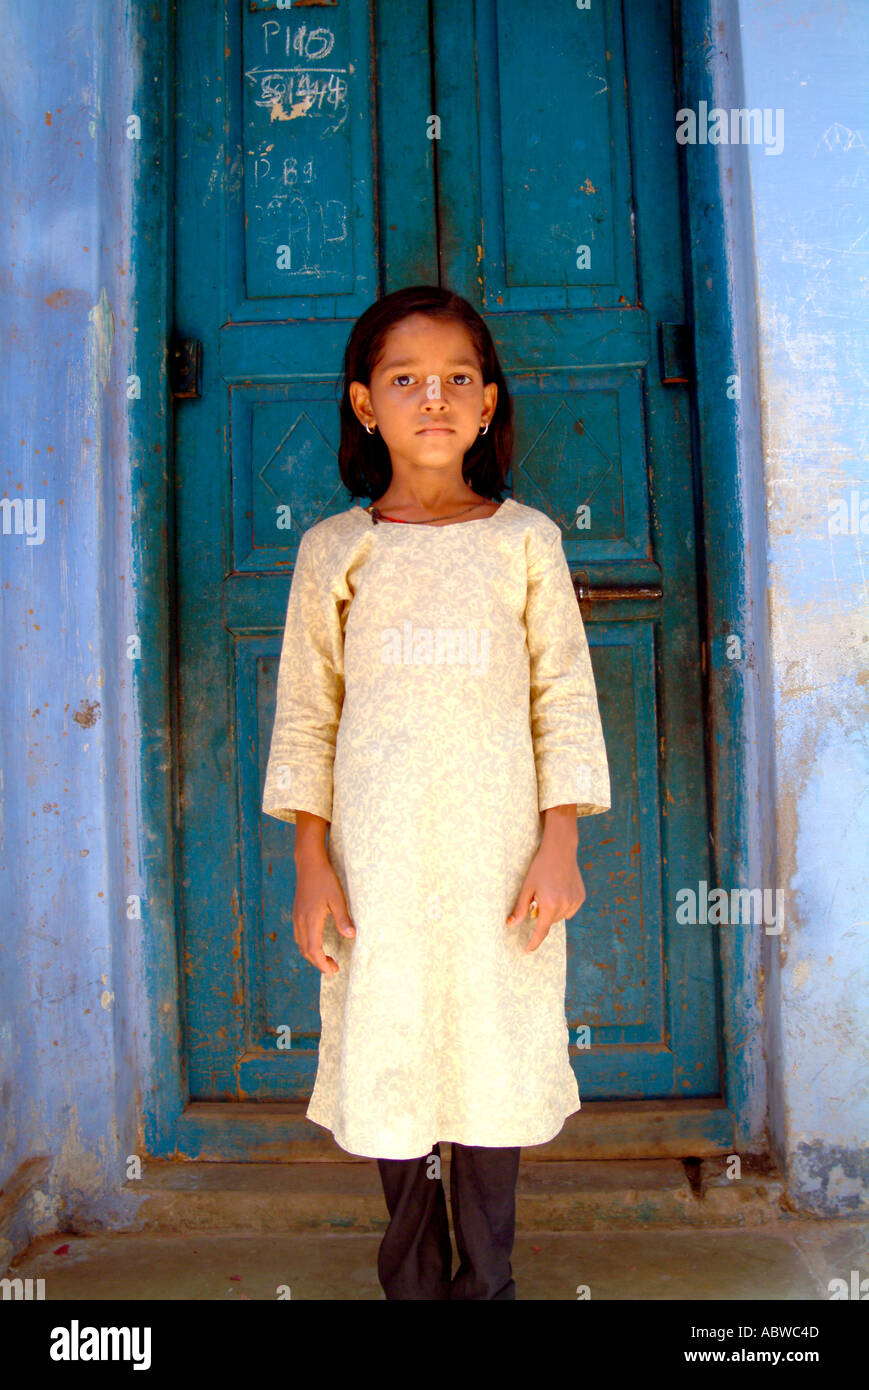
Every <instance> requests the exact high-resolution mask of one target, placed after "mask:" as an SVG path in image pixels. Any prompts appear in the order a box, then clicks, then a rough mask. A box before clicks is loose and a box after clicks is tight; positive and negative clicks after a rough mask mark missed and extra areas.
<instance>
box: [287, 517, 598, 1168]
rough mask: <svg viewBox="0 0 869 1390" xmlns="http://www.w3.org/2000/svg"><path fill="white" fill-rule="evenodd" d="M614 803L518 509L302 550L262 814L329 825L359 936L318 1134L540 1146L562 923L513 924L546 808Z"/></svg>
mask: <svg viewBox="0 0 869 1390" xmlns="http://www.w3.org/2000/svg"><path fill="white" fill-rule="evenodd" d="M572 802H576V804H577V814H578V815H580V816H583V815H595V814H597V813H598V812H602V811H606V810H608V809H609V807H610V783H609V769H608V766H607V758H606V751H605V748H604V741H603V733H602V729H601V722H600V716H599V713H598V706H597V698H596V691H595V684H594V677H593V675H592V668H591V662H590V660H589V654H588V646H587V642H586V637H585V631H584V628H583V624H582V619H581V617H580V613H579V608H578V605H577V602H576V597H575V594H574V590H573V585H572V582H571V578H570V574H569V571H568V568H567V561H566V559H565V555H564V550H563V547H562V543H561V532H560V531H559V528H558V527H557V526H556V525H555V524H554V522H552V521H550V519H549V518H548V517H547V516H545V515H544V514H543V513H542V512H540V511H538V510H537V509H536V508H534V507H529V506H525V505H524V504H523V503H520V502H517V501H515V499H513V498H507V499H506V500H505V501H504V502H502V503H501V505H500V507H499V508H498V510H497V511H496V512H494V513H493V514H492V515H491V516H488V517H480V518H477V519H475V520H472V521H460V522H452V523H447V524H446V525H443V526H419V525H408V524H400V523H397V522H389V521H380V522H378V523H377V524H375V523H374V522H373V520H372V517H371V515H370V513H369V512H367V511H366V510H365V508H364V507H361V506H355V507H352V508H351V509H350V510H349V511H345V512H341V513H339V514H337V515H334V516H330V517H326V518H324V519H323V520H322V521H319V522H317V523H316V525H314V526H312V527H311V528H310V529H309V530H308V531H306V532H305V533H304V534H303V536H302V539H301V542H300V545H299V552H298V560H297V563H296V567H295V571H294V574H293V581H292V586H291V590H290V597H289V603H288V607H287V617H286V627H285V632H284V639H283V646H282V650H281V657H280V664H279V668H278V684H277V708H276V713H275V722H274V728H273V732H272V740H271V746H270V751H269V759H268V765H267V768H266V777H265V785H264V792H263V803H262V804H263V810H264V811H265V812H266V813H267V814H269V815H271V816H276V817H277V818H278V819H280V820H286V821H295V812H296V810H303V811H311V812H313V813H314V814H316V815H318V816H323V817H324V818H325V819H326V820H329V821H331V828H330V830H329V844H328V854H329V859H330V861H331V863H332V866H333V868H334V870H335V873H336V875H337V877H338V879H339V881H340V883H341V885H342V888H343V889H344V895H345V898H346V900H347V907H348V910H349V913H350V916H351V918H352V920H353V923H354V925H355V927H356V933H357V934H356V936H355V937H354V938H349V937H344V936H341V935H340V933H339V932H338V930H337V928H336V926H335V923H334V919H333V917H332V916H331V915H330V916H328V917H327V919H326V926H325V930H324V933H323V949H324V951H325V953H326V954H327V955H330V956H332V957H333V958H334V959H335V960H336V961H337V963H338V966H339V970H338V973H337V974H336V975H333V976H331V977H329V976H326V975H322V976H321V979H320V1015H321V1025H322V1027H321V1035H320V1050H319V1061H318V1070H317V1078H316V1083H315V1085H314V1089H313V1092H312V1094H311V1099H310V1103H309V1105H308V1110H307V1115H308V1118H309V1119H310V1120H312V1121H314V1123H316V1124H318V1125H323V1126H324V1127H325V1128H326V1129H329V1130H331V1131H332V1134H333V1135H334V1137H335V1139H336V1141H337V1143H338V1144H339V1145H340V1147H341V1148H343V1149H345V1150H346V1151H347V1152H349V1153H353V1154H359V1155H362V1156H364V1157H369V1158H375V1157H380V1158H417V1157H420V1156H421V1155H424V1154H427V1153H428V1152H429V1151H430V1150H431V1148H432V1146H433V1144H434V1143H435V1142H436V1141H439V1140H440V1141H450V1140H452V1141H455V1142H457V1143H460V1144H473V1145H483V1146H487V1147H505V1146H516V1145H518V1146H525V1145H533V1144H542V1143H545V1142H546V1141H547V1140H549V1139H552V1138H554V1136H555V1135H556V1134H557V1133H558V1132H559V1130H560V1129H561V1127H562V1125H563V1123H564V1120H565V1118H566V1116H567V1115H570V1114H572V1113H573V1112H574V1111H575V1110H578V1109H580V1099H579V1090H578V1087H577V1083H576V1078H575V1076H574V1074H573V1070H572V1068H571V1065H570V1060H569V1055H568V1045H569V1034H568V1028H567V1020H566V1017H565V1007H564V1004H565V984H566V950H565V934H566V929H565V922H564V920H563V919H562V920H561V921H558V922H555V923H553V925H552V927H551V928H550V931H549V934H548V935H547V937H546V938H545V940H544V941H543V942H542V943H541V945H540V946H538V948H537V949H536V950H535V951H532V952H530V953H529V954H525V953H524V951H523V948H524V946H525V945H526V944H527V942H528V940H529V938H530V936H531V934H532V931H533V929H534V923H533V921H532V919H531V918H526V919H525V920H524V921H522V922H519V923H517V924H515V925H514V926H513V927H507V926H505V919H506V917H507V915H508V913H509V912H510V911H511V910H512V908H513V905H514V902H515V899H516V896H517V894H518V892H519V889H520V886H521V884H522V880H523V878H524V876H525V873H526V872H527V869H528V867H529V865H530V863H531V860H532V859H533V857H534V854H535V853H536V851H537V848H538V846H539V843H540V836H541V833H542V829H543V820H542V816H541V814H540V813H541V812H542V811H544V810H545V809H546V808H547V807H549V806H560V805H565V804H570V803H572Z"/></svg>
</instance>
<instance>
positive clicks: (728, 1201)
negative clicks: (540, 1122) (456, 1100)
mask: <svg viewBox="0 0 869 1390" xmlns="http://www.w3.org/2000/svg"><path fill="white" fill-rule="evenodd" d="M441 1162H442V1178H443V1182H444V1186H445V1188H446V1190H447V1192H448V1191H449V1171H450V1162H449V1146H448V1145H443V1146H442V1149H441ZM725 1167H726V1163H725V1160H724V1159H722V1158H718V1157H715V1158H711V1159H704V1160H701V1161H698V1162H696V1163H694V1164H691V1163H688V1164H686V1163H682V1162H679V1161H678V1160H676V1159H646V1160H635V1161H615V1162H605V1161H596V1160H588V1161H570V1160H567V1161H563V1162H558V1161H553V1160H548V1161H545V1162H538V1161H530V1160H526V1159H525V1158H524V1157H523V1158H522V1161H521V1165H520V1169H519V1181H518V1184H517V1188H516V1225H517V1230H522V1231H531V1230H534V1231H553V1232H555V1231H583V1230H585V1231H593V1230H634V1229H642V1228H644V1227H650V1226H668V1227H683V1228H684V1227H704V1226H712V1227H722V1226H754V1225H760V1224H764V1223H766V1222H769V1221H774V1220H776V1219H777V1218H778V1217H779V1216H781V1215H783V1214H784V1213H783V1202H782V1193H783V1186H782V1182H781V1179H780V1178H779V1177H778V1175H777V1174H776V1173H774V1172H772V1171H770V1169H769V1165H768V1164H766V1163H765V1162H764V1161H763V1160H758V1159H756V1158H754V1157H752V1156H750V1155H747V1156H745V1157H744V1158H743V1159H742V1174H741V1177H740V1178H739V1179H738V1180H731V1179H729V1178H728V1177H727V1176H726V1172H725ZM124 1193H125V1194H126V1195H128V1196H129V1197H130V1199H131V1200H132V1201H134V1202H135V1206H136V1214H135V1216H134V1218H133V1220H132V1222H131V1225H130V1229H131V1230H141V1231H146V1230H151V1231H162V1232H183V1231H207V1232H212V1233H217V1232H223V1233H229V1232H238V1233H247V1234H253V1233H257V1232H261V1233H267V1232H272V1233H274V1232H281V1231H283V1232H301V1231H318V1230H319V1231H323V1230H326V1231H333V1232H338V1231H342V1230H343V1231H355V1232H361V1231H383V1230H385V1228H386V1224H387V1212H386V1205H385V1202H384V1198H383V1191H382V1188H381V1186H380V1177H379V1174H378V1172H377V1165H376V1162H375V1161H374V1160H373V1159H358V1160H357V1161H355V1162H347V1161H342V1162H340V1163H327V1162H314V1163H299V1162H294V1163H179V1162H172V1161H158V1160H149V1161H148V1162H147V1164H146V1165H145V1167H144V1170H143V1176H142V1178H141V1179H139V1180H137V1181H129V1182H127V1183H125V1185H124ZM447 1205H448V1207H449V1202H448V1203H447Z"/></svg>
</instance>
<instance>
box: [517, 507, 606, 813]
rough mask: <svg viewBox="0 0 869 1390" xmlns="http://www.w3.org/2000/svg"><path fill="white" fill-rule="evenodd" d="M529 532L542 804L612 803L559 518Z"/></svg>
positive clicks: (595, 806) (534, 731) (590, 806)
mask: <svg viewBox="0 0 869 1390" xmlns="http://www.w3.org/2000/svg"><path fill="white" fill-rule="evenodd" d="M547 523H548V524H547V525H546V526H545V527H541V528H540V529H539V530H536V531H535V532H534V534H533V536H529V552H528V587H527V595H526V605H525V626H526V634H527V642H528V652H529V655H530V676H531V691H530V695H531V711H530V712H531V736H532V741H533V745H534V760H535V763H536V766H537V788H538V805H539V809H540V810H541V811H545V810H546V809H547V808H548V807H550V806H567V805H571V804H573V803H574V802H575V803H576V813H577V816H594V815H598V814H600V813H601V812H603V811H608V810H609V809H610V806H611V794H610V777H609V766H608V763H607V756H606V747H605V745H604V737H603V728H602V726H601V719H600V711H599V709H598V703H597V691H596V688H595V682H594V674H593V672H592V666H591V658H590V656H589V651H588V641H587V639H586V635H585V627H584V624H583V621H582V617H581V615H580V611H579V604H578V603H577V600H576V594H575V593H574V589H573V581H572V580H571V578H570V571H569V570H568V567H567V559H566V557H565V554H564V547H563V546H562V543H561V533H560V532H559V530H558V528H557V526H555V525H554V523H552V522H549V521H548V518H547Z"/></svg>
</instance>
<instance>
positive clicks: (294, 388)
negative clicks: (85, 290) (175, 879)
mask: <svg viewBox="0 0 869 1390" xmlns="http://www.w3.org/2000/svg"><path fill="white" fill-rule="evenodd" d="M429 10H430V11H431V13H430V14H429ZM434 93H436V96H435V95H434ZM672 109H673V90H672V36H671V32H670V17H669V7H668V6H667V4H666V3H664V0H645V3H642V4H639V3H638V0H624V4H621V3H619V0H608V3H604V0H601V3H600V4H595V5H594V6H593V7H592V9H591V10H588V11H584V10H576V9H572V8H571V7H569V6H565V5H563V4H562V3H556V0H539V3H538V4H536V5H535V6H534V7H533V8H529V7H527V6H520V5H519V4H518V3H516V0H497V4H495V3H494V0H476V3H475V4H472V5H461V6H458V5H456V4H453V3H446V2H445V0H434V2H433V3H432V4H431V6H429V5H427V4H424V3H420V2H419V0H409V3H402V4H398V3H397V0H388V3H387V2H386V0H380V3H374V0H372V3H370V4H369V3H367V2H366V0H352V3H348V0H338V3H337V4H328V5H327V4H322V5H310V4H306V5H304V6H301V5H300V6H297V7H294V8H291V9H283V8H282V9H280V10H279V9H277V7H276V5H274V4H268V3H254V0H232V3H230V0H227V2H226V3H225V4H224V3H220V2H219V0H205V2H204V3H201V4H199V5H197V6H196V7H195V10H194V7H192V6H191V7H187V6H179V16H178V104H177V115H178V119H177V126H178V144H177V152H176V169H177V226H176V305H177V308H176V320H177V323H178V327H179V329H180V331H181V332H182V333H183V334H184V335H185V336H192V337H197V338H199V339H200V340H201V341H202V343H203V363H204V366H203V394H202V398H201V399H200V400H197V401H185V402H180V403H179V405H178V407H177V411H176V422H177V427H176V449H177V493H178V507H177V537H176V540H177V557H178V558H177V595H178V609H177V621H178V690H179V739H180V749H181V768H180V796H179V830H180V835H179V841H180V847H179V852H180V856H181V863H182V873H181V876H180V877H181V884H182V903H181V912H182V929H183V962H184V970H185V981H186V989H187V1000H186V1017H187V1059H188V1077H189V1085H190V1093H191V1097H192V1098H198V1099H203V1100H218V1099H241V1098H248V1099H261V1100H267V1099H289V1098H301V1097H304V1096H306V1095H307V1094H308V1093H309V1092H310V1088H311V1086H312V1084H313V1078H314V1074H315V1070H316V1059H317V1045H318V1026H319V1012H318V1007H317V1000H318V990H319V979H320V977H319V975H318V974H317V972H315V971H314V970H313V969H312V968H311V967H310V966H309V965H308V964H307V963H306V962H304V961H302V959H301V957H300V955H299V953H298V950H297V948H296V946H295V943H294V941H293V929H292V920H291V907H292V899H293V893H294V887H295V882H294V869H293V860H292V846H293V835H294V827H293V826H291V825H288V824H286V823H284V822H279V821H276V820H274V819H273V818H272V817H269V816H264V815H263V814H262V812H261V810H260V800H261V794H262V785H263V780H264V776H265V765H266V760H267V756H268V747H269V740H270V736H271V726H272V719H273V715H274V702H275V686H276V678H277V666H278V658H279V655H280V644H281V636H282V630H283V622H284V617H285V613H286V602H287V594H288V589H289V582H290V575H291V571H292V565H293V563H294V561H295V556H296V552H297V547H298V542H299V538H300V536H301V534H302V532H303V531H304V530H306V529H307V528H308V527H309V526H310V525H312V524H313V523H314V522H315V521H316V520H317V519H319V518H320V517H322V516H326V515H329V514H331V513H333V512H336V511H341V510H344V509H345V508H346V507H347V506H348V505H349V499H348V498H347V497H346V494H345V492H344V489H343V486H342V484H341V482H340V479H339V477H338V472H337V465H336V458H337V447H338V436H339V420H338V409H337V404H338V391H339V372H340V366H341V358H342V353H343V349H344V345H345V342H346V338H347V335H348V333H349V331H350V328H351V326H352V322H353V320H354V319H355V318H356V317H358V315H359V314H360V313H361V312H362V310H363V309H364V308H365V307H367V305H368V304H369V303H370V302H371V301H372V300H373V299H374V298H375V297H376V296H377V294H378V293H380V292H383V291H389V290H392V289H395V288H398V287H399V286H402V285H406V284H413V283H437V282H438V280H440V283H443V284H445V285H448V286H449V287H450V288H453V289H456V290H457V291H458V292H459V293H461V294H463V295H464V296H465V297H466V298H468V299H469V300H471V302H472V303H474V304H475V305H476V307H477V308H478V309H479V311H480V312H481V313H482V314H483V315H484V317H485V318H486V320H487V322H488V324H489V327H490V330H491V332H492V334H493V337H494V338H495V341H496V344H497V347H498V351H499V355H500V357H501V361H502V365H503V367H504V369H505V372H506V374H507V378H508V382H509V385H510V388H511V392H512V393H513V396H514V403H515V407H516V448H515V453H514V469H513V476H512V489H513V493H514V495H515V496H516V497H517V498H518V500H520V501H523V502H527V503H528V504H530V505H532V506H535V507H538V508H540V510H542V511H544V512H546V514H547V515H549V516H551V517H552V518H553V520H555V521H556V522H557V523H558V524H559V526H560V527H561V530H562V535H563V538H564V545H565V552H566V554H567V556H568V560H569V563H570V565H571V569H572V570H573V572H574V575H575V579H576V583H577V587H578V588H581V590H582V593H583V596H585V595H586V594H587V592H588V591H590V592H591V594H592V598H591V600H590V602H587V601H584V607H583V612H584V616H585V618H586V623H587V631H588V635H589V642H590V646H591V651H592V660H593V665H594V670H595V676H596V680H597V684H598V691H599V696H600V703H601V712H602V717H603V722H604V731H605V735H606V740H607V749H608V753H609V757H610V766H611V773H612V786H613V808H612V810H611V812H610V813H608V814H607V815H605V816H595V817H590V818H588V819H584V820H580V822H579V832H580V851H579V863H580V867H581V869H582V872H583V876H584V879H585V882H586V886H587V890H588V901H587V903H586V904H585V906H584V907H583V909H582V910H581V912H580V913H578V914H577V916H576V918H575V919H573V921H572V922H571V923H570V924H569V928H568V980H567V986H568V997H567V1014H568V1019H569V1021H570V1023H571V1025H572V1027H573V1028H578V1027H579V1026H580V1025H582V1024H587V1025H588V1027H589V1029H590V1041H591V1046H590V1047H588V1048H585V1047H579V1048H575V1049H574V1052H575V1058H574V1061H575V1066H576V1069H577V1075H578V1078H579V1083H580V1092H581V1094H582V1096H583V1098H584V1099H585V1098H594V1097H616V1096H623V1097H628V1096H631V1097H651V1096H657V1097H666V1096H686V1095H688V1096H698V1095H712V1094H717V1092H718V1090H719V1076H718V1058H717V1052H718V1048H717V1022H716V997H715V989H714V978H715V975H714V957H713V952H712V945H713V937H712V932H711V930H710V929H708V928H702V927H695V928H691V929H690V932H691V935H690V938H689V937H688V936H686V933H685V929H684V928H682V929H677V928H675V927H674V925H673V912H672V909H671V908H670V907H669V906H668V904H670V903H672V902H673V898H674V892H675V887H676V886H680V885H681V884H683V883H684V882H691V881H696V880H698V879H700V878H703V877H704V876H705V877H706V878H707V879H708V877H709V875H708V873H707V872H706V869H707V861H706V830H705V803H704V791H703V789H704V785H705V774H704V766H703V741H702V730H703V711H702V699H701V686H700V641H699V633H698V628H697V598H696V572H695V552H694V520H693V483H692V470H691V457H690V442H689V435H688V404H689V402H688V395H687V388H685V387H673V386H662V385H661V384H660V381H659V378H658V373H657V361H656V357H655V354H654V353H653V351H652V348H653V344H654V343H655V340H656V332H657V323H658V321H666V322H678V321H680V320H681V318H682V316H683V298H682V293H683V291H682V274H683V270H682V260H681V245H680V236H681V233H680V210H679V195H678V180H677V168H676V150H675V141H674V139H673V135H672ZM432 114H437V115H438V116H439V117H440V127H441V128H440V134H439V138H429V136H430V135H431V134H432V133H433V132H432V131H431V127H430V124H429V117H430V116H431V115H432ZM581 247H587V248H588V254H587V255H585V254H584V253H582V252H580V251H578V248H581ZM585 509H587V511H586V510H585ZM601 590H604V591H606V592H607V593H608V594H609V597H607V598H605V599H601V598H600V597H595V595H599V594H600V592H601ZM640 590H642V595H641V594H640V592H639V591H640ZM657 590H660V591H661V596H660V597H659V598H655V597H649V595H650V594H651V595H654V593H655V592H656V591H657ZM288 1030H289V1032H288ZM288 1036H289V1039H290V1040H291V1045H290V1046H287V1045H286V1043H287V1041H288ZM575 1036H578V1035H575Z"/></svg>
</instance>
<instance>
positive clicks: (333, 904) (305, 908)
mask: <svg viewBox="0 0 869 1390" xmlns="http://www.w3.org/2000/svg"><path fill="white" fill-rule="evenodd" d="M330 912H331V914H332V916H333V917H334V919H335V926H336V927H337V928H338V930H339V932H340V933H341V935H342V936H348V937H354V936H355V935H356V928H355V927H354V925H353V923H352V922H351V920H350V914H349V912H348V911H347V903H346V900H345V898H344V890H343V888H342V887H341V884H340V881H339V879H338V876H337V874H336V873H335V870H334V869H333V868H332V865H331V863H330V862H329V858H328V856H327V855H322V856H320V855H318V856H317V857H316V858H314V859H311V860H307V861H306V862H304V863H302V864H297V865H296V896H295V898H294V899H293V935H294V937H295V940H296V945H297V946H298V948H299V950H300V951H301V953H302V955H303V956H304V958H305V960H307V961H310V963H311V964H312V965H316V967H317V969H318V970H320V971H321V972H322V973H323V974H324V975H330V976H331V975H337V974H338V962H337V961H336V960H333V958H332V957H331V956H327V955H326V953H325V952H324V950H323V928H324V926H325V925H326V918H327V917H328V915H329V913H330Z"/></svg>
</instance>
